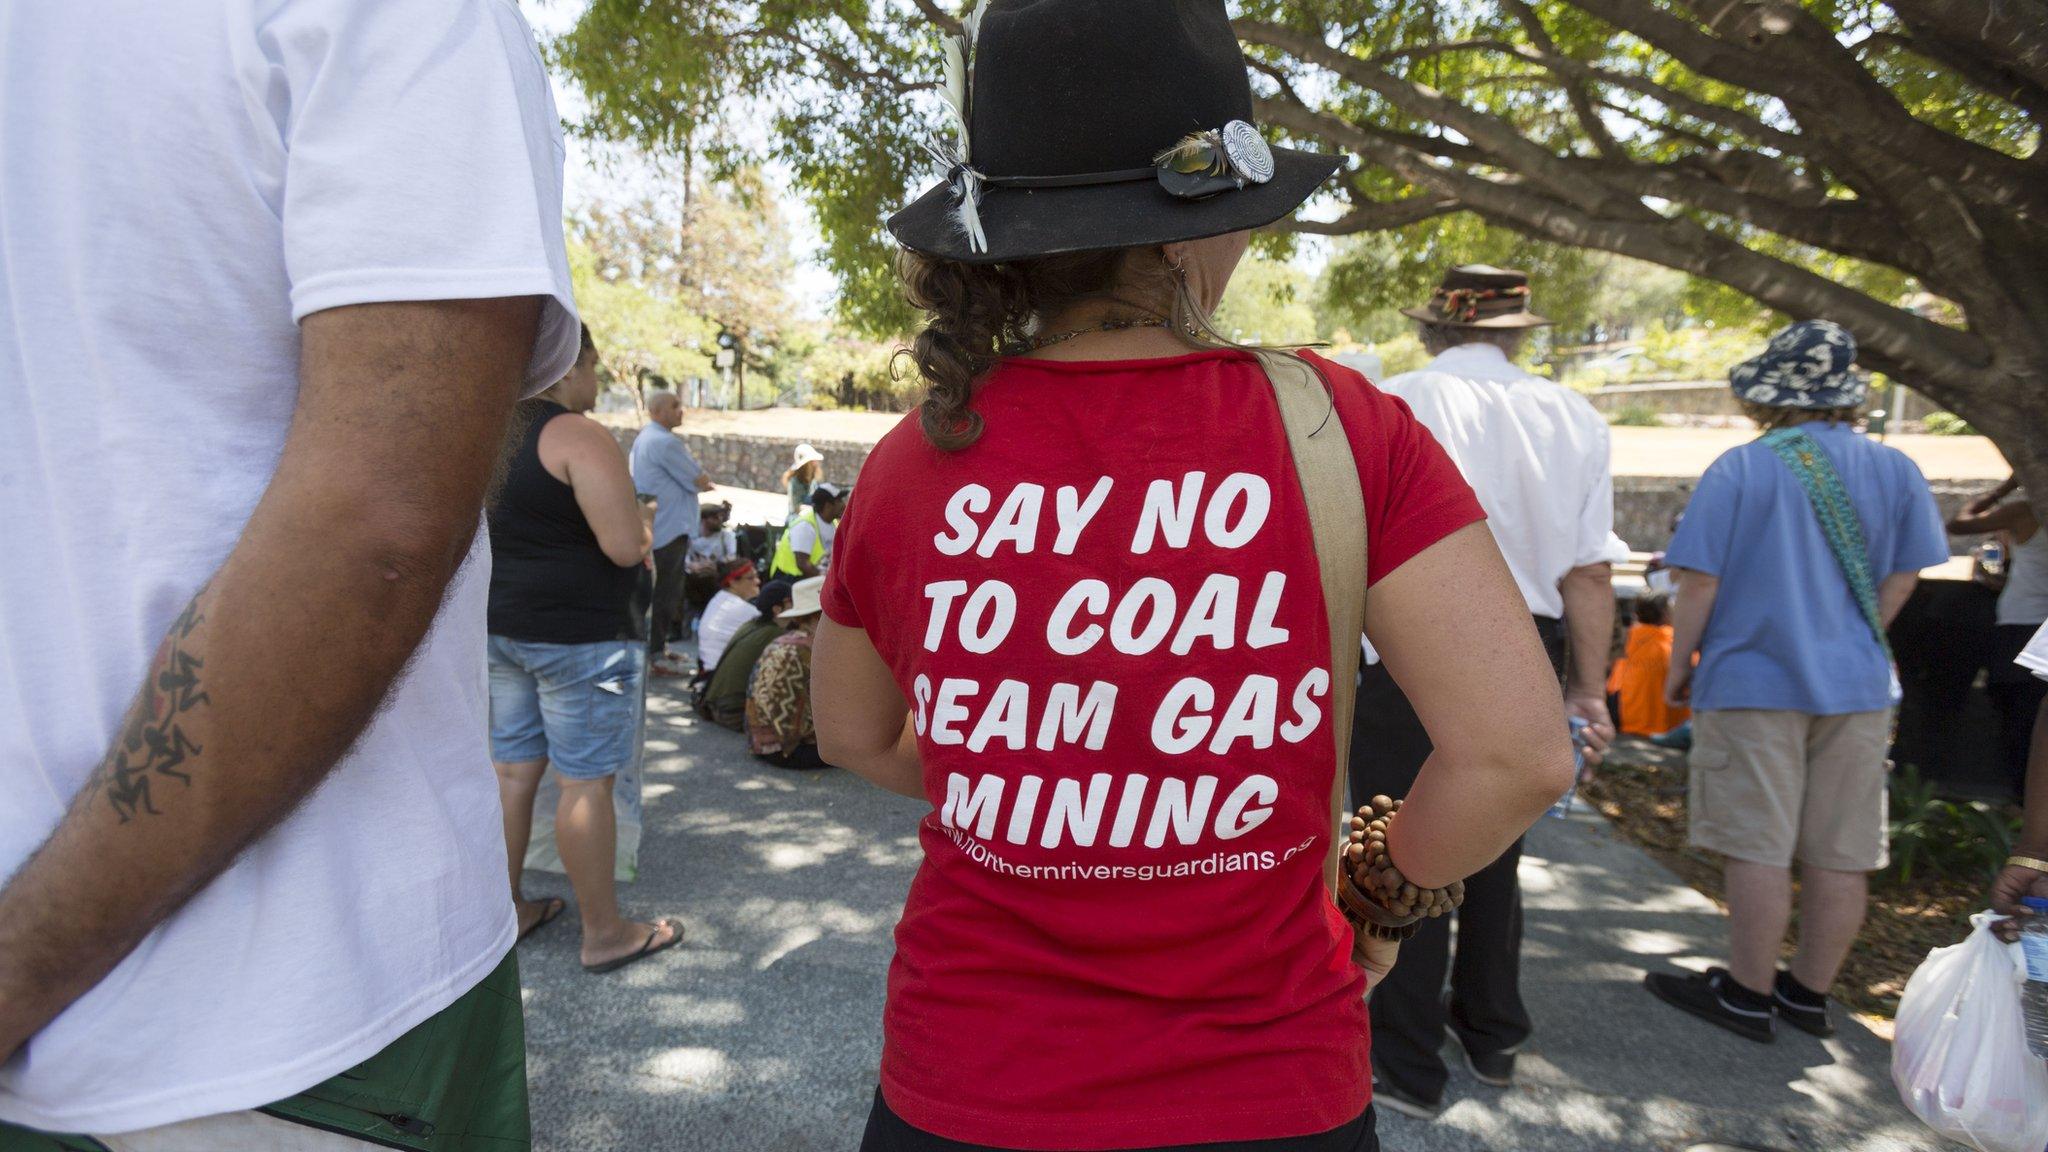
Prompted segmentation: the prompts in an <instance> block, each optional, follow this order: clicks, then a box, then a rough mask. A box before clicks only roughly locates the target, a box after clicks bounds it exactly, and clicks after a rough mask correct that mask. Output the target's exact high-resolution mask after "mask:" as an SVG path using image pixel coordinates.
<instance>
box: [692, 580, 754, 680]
mask: <svg viewBox="0 0 2048 1152" xmlns="http://www.w3.org/2000/svg"><path fill="white" fill-rule="evenodd" d="M760 594H761V575H760V573H759V572H757V571H755V570H754V562H753V561H751V560H735V561H732V562H731V563H729V564H727V565H725V566H724V567H723V568H720V569H719V572H718V594H717V595H716V596H713V597H712V598H711V602H710V603H709V604H706V605H705V606H704V618H703V619H702V620H699V621H698V622H697V671H698V674H699V675H702V674H703V673H706V672H709V671H711V670H712V669H713V668H716V667H718V660H719V657H720V656H722V655H724V654H725V646H726V645H727V644H730V643H732V636H733V633H735V632H738V631H739V630H740V625H742V624H745V623H746V622H747V621H749V620H752V619H753V618H754V616H755V615H756V613H755V611H754V605H753V603H752V601H753V599H754V597H756V596H759V595H760Z"/></svg>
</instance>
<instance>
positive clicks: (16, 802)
mask: <svg viewBox="0 0 2048 1152" xmlns="http://www.w3.org/2000/svg"><path fill="white" fill-rule="evenodd" d="M0 23H4V24H5V27H6V33H5V35H4V36H0V204H4V205H5V209H4V210H0V281H4V282H5V283H6V284H8V285H9V290H8V291H6V292H4V293H0V397H4V399H5V407H6V410H7V414H6V416H5V417H0V540H4V541H5V549H4V551H0V583H4V585H5V587H6V590H7V591H6V595H4V596H0V789H4V793H5V796H6V799H5V800H4V801H0V877H5V876H10V875H12V874H13V873H14V872H15V871H16V870H17V869H18V868H19V867H20V866H21V863H22V861H23V860H24V859H25V858H26V857H27V856H28V855H29V854H30V853H31V852H32V851H33V850H34V849H35V848H36V847H37V845H39V844H40V843H42V841H43V840H44V838H45V837H46V836H47V835H48V834H49V832H50V830H51V829H52V828H54V827H55V826H56V824H57V823H58V821H59V819H60V818H61V817H62V816H63V813H64V809H65V804H66V802H67V801H68V800H69V798H70V797H71V796H72V795H73V794H74V793H75V792H76V791H77V790H78V788H79V787H80V785H81V784H82V783H83V781H84V780H85V779H86V778H87V776H88V775H89V774H90V773H91V771H92V769H93V767H94V765H95V764H96V763H97V762H98V761H99V760H100V758H101V756H102V755H103V754H104V753H105V751H106V750H107V748H108V746H109V744H110V742H111V741H112V739H113V738H114V734H115V732H116V730H117V727H118V725H119V723H120V720H121V717H122V713H123V711H124V709H125V708H126V707H127V704H128V701H129V700H130V698H131V697H133V696H134V694H135V692H136V691H137V689H138V688H139V687H140V685H141V681H142V677H143V671H144V668H145V667H146V666H147V664H148V662H149V659H150V655H151V652H152V651H153V650H154V648H155V646H156V644H157V641H158V639H159V638H160V637H161V636H162V634H163V632H164V631H165V629H166V628H167V627H168V626H169V625H170V623H171V621H172V619H173V618H174V617H175V616H176V615H177V614H178V613H179V611H180V610H182V609H183V607H184V606H185V604H186V603H187V602H188V601H189V600H190V599H191V597H192V596H193V594H194V593H195V592H197V591H198V589H199V587H200V585H201V583H202V582H204V581H205V580H206V578H207V577H208V576H209V575H210V574H211V573H212V572H213V571H214V570H215V569H216V568H217V567H218V566H219V565H220V563H221V561H222V560H223V559H224V558H225V557H226V556H227V554H228V552H229V550H230V549H231V548H232V547H233V546H234V543H235V540H236V537H237V536H238V535H239V534H240V533H241V531H242V528H243V525H244V524H245V523H246V521H247V519H248V516H249V513H250V510H251V509H252V508H253V507H254V506H255V504H256V501H257V499H258V497H259V496H261V495H262V493H263V490H264V488H265V487H266V485H267V484H268V483H269V481H270V478H271V474H272V472H273V471H274V470H275V468H276V464H277V459H278V455H279V453H280V452H281V450H282V448H283V445H284V439H285V430H286V426H287V424H288V422H289V421H290V420H291V417H292V410H293V407H294V405H295V403H296V400H297V394H298V363H297V361H298V354H299V330H298V326H297V322H298V320H299V319H300V318H301V317H304V316H305V315H307V314H308V313H312V312H317V311H321V310H323V309H328V308H334V307H337V306H341V305H347V304H355V303H364V302H373V301H399V300H433V299H457V298H464V299H474V298H493V297H514V296H547V297H550V298H551V303H550V304H549V305H548V306H547V308H546V309H545V316H544V319H543V322H542V327H541V331H540V337H539V340H538V341H537V343H536V346H535V348H534V350H533V354H532V359H531V361H530V364H529V366H528V381H527V383H528V385H529V387H530V388H532V389H538V388H540V387H544V386H546V385H547V384H549V383H552V382H553V381H554V380H556V379H558V378H560V377H561V376H562V375H563V374H564V373H565V372H567V370H568V369H569V367H570V365H571V364H572V363H573V361H574V358H575V354H576V347H577V325H576V315H575V311H574V302H573V300H572V298H571V294H570V286H569V272H568V261H567V257H566V254H565V253H564V251H563V245H562V232H561V219H562V203H561V195H562V193H561V163H562V152H561V142H560V122H559V121H558V119H557V117H556V112H555V108H554V102H553V99H552V97H551V95H550V93H549V88H548V80H547V75H546V72H545V70H544V68H543V67H542V64H541V60H540V56H539V54H538V51H537V49H536V47H535V45H534V42H533V36H532V32H531V31H530V30H529V29H528V27H527V26H526V23H525V21H524V20H522V19H521V18H520V15H519V13H518V11H517V9H516V8H514V7H513V5H512V4H511V3H509V2H507V0H148V2H143V0H116V2H114V3H106V4H68V3H27V4H17V5H10V6H9V7H8V8H7V10H6V16H5V17H4V21H0ZM489 583H490V549H489V546H488V543H487V540H486V537H485V535H484V534H483V533H482V532H481V531H479V532H478V534H477V538H476V543H475V546H474V547H473V548H472V550H471V552H470V556H469V561H468V563H467V564H466V565H465V566H464V567H463V569H462V570H461V572H460V574H459V575H458V576H457V577H456V579H455V581H454V583H453V584H452V585H451V587H450V588H449V590H448V593H447V600H446V603H445V604H444V605H443V607H442V610H441V614H440V616H439V618H438V619H437V620H436V621H435V623H434V626H433V629H432V630H431V632H430V633H429V634H428V636H427V638H426V641H425V642H424V643H423V644H422V645H421V647H420V649H419V653H418V655H417V656H416V658H415V659H414V660H413V661H412V663H411V664H410V665H409V666H408V668H407V669H406V673H405V676H404V678H403V679H402V680H401V681H400V682H399V683H398V684H397V685H396V686H395V687H394V689H393V691H392V693H391V695H390V697H389V699H388V700H387V701H386V702H385V704H384V706H383V708H382V709H381V710H380V711H379V712H378V714H377V716H376V718H375V720H373V721H372V722H371V724H370V726H369V728H368V729H367V730H366V731H365V732H364V733H363V735H362V738H361V739H360V740H359V741H358V742H357V743H356V745H355V747H354V749H353V750H352V751H351V753H350V754H349V756H348V757H347V758H346V759H344V760H343V761H342V762H341V763H340V764H339V765H338V766H337V767H336V768H335V769H334V771H333V773H332V774H331V775H330V776H329V777H328V778H327V780H326V782H325V784H324V785H323V786H322V787H321V788H319V789H318V790H317V791H315V792H314V793H313V794H312V795H311V796H310V797H308V798H307V799H306V801H305V803H304V804H302V805H301V806H300V807H299V809H298V810H297V811H296V812H294V813H293V814H292V815H291V816H290V817H289V818H288V819H287V820H285V821H284V822H283V823H282V824H280V825H279V826H278V827H277V828H276V829H275V830H273V831H272V832H271V833H270V834H269V835H267V836H265V837H263V838H262V839H261V840H259V841H258V842H257V843H256V844H254V845H252V846H251V847H250V848H249V850H248V851H247V852H245V853H244V854H243V855H242V856H241V858H240V859H239V860H237V861H236V862H235V864H234V865H233V866H232V867H230V868H229V869H227V871H225V872H224V873H222V874H221V875H220V877H219V878H217V879H216V880H215V881H214V882H213V883H212V884H210V885H208V886H207V887H206V888H205V889H204V890H202V891H201V892H200V893H199V894H198V895H196V896H194V897H193V898H192V900H191V901H190V902H189V903H188V904H186V905H185V906H184V907H183V908H182V909H180V910H179V911H178V912H177V913H176V914H175V915H173V916H172V917H171V918H170V919H169V920H167V921H166V922H165V923H163V924H162V925H161V926H159V927H158V928H157V930H156V931H154V932H152V933H151V934H150V935H149V936H148V937H147V938H145V939H144V940H143V941H142V943H141V945H140V946H139V947H137V948H136V949H135V951H134V952H133V953H131V954H130V955H129V956H128V957H127V958H126V959H125V960H123V961H122V962H121V964H120V965H119V966H118V967H117V968H115V969H114V971H113V972H112V973H111V974H109V975H108V976H107V978H106V979H105V980H103V981H101V982H100V984H99V985H98V986H97V987H95V988H93V989H92V990H91V991H89V992H87V993H86V994H85V995H84V996H83V997H82V998H80V999H79V1000H78V1001H76V1002H75V1003H74V1004H72V1005H71V1007H70V1008H69V1009H68V1010H67V1011H65V1012H64V1013H63V1014H62V1015H60V1016H58V1017H57V1019H56V1020H55V1021H53V1022H52V1023H51V1024H50V1025H49V1026H48V1027H47V1028H45V1029H44V1030H43V1031H42V1032H40V1033H38V1034H37V1035H36V1036H35V1037H34V1038H33V1039H32V1040H30V1041H29V1043H28V1045H27V1047H26V1049H25V1050H24V1051H23V1053H22V1054H21V1055H20V1056H19V1057H17V1058H16V1059H14V1060H11V1061H9V1062H8V1063H7V1064H6V1065H5V1066H4V1067H0V1119H4V1120H8V1121H13V1122H16V1123H20V1124H26V1125H28V1126H30V1127H34V1128H43V1129H49V1130H54V1131H60V1132H92V1133H108V1132H122V1131H127V1130H133V1129H137V1128H145V1127H152V1126H156V1125H161V1124H167V1123H171V1122H175V1121H180V1120H184V1119H189V1118H192V1117H197V1116H203V1115H208V1114H212V1113H219V1112H226V1111H232V1110H239V1109H246V1108H251V1107H255V1106H259V1105H263V1104H267V1103H270V1102H272V1101H275V1100H278V1099H280V1098H283V1097H286V1096H289V1095H292V1094H293V1093H296V1092H299V1091H302V1090H304V1089H306V1088H308V1087H310V1086H312V1085H313V1084H316V1083H318V1082H320V1081H322V1080H325V1079H327V1078H329V1077H331V1076H333V1075H335V1074H336V1073H338V1072H341V1071H344V1070H346V1069H347V1068H349V1067H350V1066H352V1065H354V1064H356V1063H358V1062H360V1061H361V1060H363V1059H364V1058H366V1057H368V1056H370V1055H372V1054H373V1053H375V1052H377V1051H379V1050H380V1049H382V1048H383V1047H384V1046H385V1045H387V1044H389V1043H390V1042H391V1041H392V1040H393V1039H395V1038H397V1037H398V1036H400V1035H402V1034H403V1033H405V1032H406V1031H407V1030H409V1029H411V1028H412V1027H413V1026H414V1025H416V1024H418V1023H419V1022H420V1021H422V1020H424V1019H426V1018H427V1017H429V1016H431V1015H433V1014H434V1013H436V1012H438V1011H440V1010H441V1009H442V1008H443V1007H445V1006H447V1005H448V1004H449V1003H450V1002H452V1001H453V1000H455V999H456V998H457V997H458V996H460V995H461V994H462V993H463V992H465V991H467V990H468V989H469V988H471V987H472V986H474V985H475V984H476V983H477V981H478V980H480V979H482V978H483V977H484V976H485V975H487V974H488V973H489V972H490V971H491V970H492V969H493V968H495V967H496V966H497V964H498V963H499V961H500V960H501V959H502V958H503V957H504V955H505V952H506V950H507V949H508V948H509V947H510V946H511V944H512V936H513V916H512V911H511V904H510V901H509V900H508V899H507V898H506V889H505V844H504V838H503V831H502V820H501V817H500V814H499V807H498V792H497V783H496V780H495V778H494V776H493V773H492V769H491V762H490V756H489V753H488V749H487V748H486V746H485V740H484V733H485V730H486V705H487V700H488V694H487V691H486V686H485V679H484V660H483V652H484V640H485V636H484V602H485V593H486V589H487V587H488V585H489ZM109 882H111V883H118V882H119V878H118V877H110V878H109Z"/></svg>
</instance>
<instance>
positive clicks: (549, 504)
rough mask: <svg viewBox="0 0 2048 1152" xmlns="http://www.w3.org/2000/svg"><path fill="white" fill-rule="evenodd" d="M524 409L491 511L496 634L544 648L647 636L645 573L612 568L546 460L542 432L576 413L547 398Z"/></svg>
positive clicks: (492, 618) (639, 567)
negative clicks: (642, 602)
mask: <svg viewBox="0 0 2048 1152" xmlns="http://www.w3.org/2000/svg"><path fill="white" fill-rule="evenodd" d="M520 407H521V412H520V415H521V417H522V418H524V419H525V420H526V429H525V431H524V433H523V434H522V435H521V437H520V440H519V446H518V448H517V449H516V450H514V452H513V453H512V459H511V462H510V464H509V465H508V466H507V468H506V472H505V484H504V487H503V488H502V489H500V491H499V493H498V498H497V500H496V501H494V502H493V503H492V504H491V508H490V526H491V607H490V630H491V635H493V636H504V637H507V638H509V639H513V640H528V641H534V642H538V643H543V644H589V643H594V642H596V641H600V640H644V639H646V637H647V628H646V623H645V619H644V616H645V613H644V612H643V611H640V610H639V609H641V608H643V607H644V606H643V605H639V604H637V603H636V601H637V600H638V599H639V598H638V597H637V595H636V593H637V592H638V590H639V585H640V580H641V577H642V576H643V575H644V574H645V572H646V569H645V568H644V566H642V565H637V564H636V565H634V566H633V567H631V568H621V567H620V566H618V565H617V564H614V563H612V560H611V557H609V556H606V555H605V554H604V549H603V548H600V547H598V543H597V533H595V532H593V531H591V529H590V522H589V521H587V520H585V519H584V518H583V509H582V508H580V507H578V506H577V503H576V493H575V492H574V491H573V490H571V489H570V487H569V486H568V485H567V484H564V483H562V482H561V481H560V480H557V479H555V478H554V476H552V475H550V474H549V472H548V470H547V468H546V467H545V466H543V465H542V464H541V462H540V434H541V430H542V429H544V428H546V427H547V426H548V422H549V421H550V420H553V419H554V418H555V417H557V416H565V415H567V414H568V412H569V410H568V409H567V408H564V407H562V406H561V405H560V404H556V403H553V402H552V401H548V400H529V401H527V402H526V403H525V404H523V405H521V406H520Z"/></svg>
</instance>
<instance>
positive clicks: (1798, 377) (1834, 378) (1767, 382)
mask: <svg viewBox="0 0 2048 1152" xmlns="http://www.w3.org/2000/svg"><path fill="white" fill-rule="evenodd" d="M1855 365H1856V337H1854V336H1851V335H1850V334H1849V330H1848V329H1847V328H1844V327H1842V326H1841V325H1840V324H1837V323H1835V322H1834V321H1832V320H1801V321H1800V322H1799V323H1797V324H1794V325H1792V326H1791V327H1789V328H1787V329H1785V330H1784V331H1782V332H1780V333H1778V334H1777V335H1776V336H1773V337H1771V343H1770V346H1769V347H1767V348H1765V349H1764V352H1763V355H1761V356H1758V357H1756V358H1755V359H1752V360H1745V361H1743V362H1742V363H1740V364H1737V365H1736V366H1735V367H1734V368H1733V369H1732V370H1730V371H1729V373H1728V386H1729V387H1731V388H1733V389H1734V390H1735V395H1736V396H1737V397H1739V398H1741V399H1743V400H1746V401H1748V402H1749V403H1751V404H1761V405H1763V406H1764V407H1766V408H1806V409H1820V410H1825V409H1829V408H1853V407H1855V406H1856V405H1858V404H1861V403H1863V397H1864V393H1865V392H1866V391H1867V390H1868V385H1867V384H1866V383H1865V381H1864V378H1863V374H1862V373H1860V372H1857V371H1856V370H1855Z"/></svg>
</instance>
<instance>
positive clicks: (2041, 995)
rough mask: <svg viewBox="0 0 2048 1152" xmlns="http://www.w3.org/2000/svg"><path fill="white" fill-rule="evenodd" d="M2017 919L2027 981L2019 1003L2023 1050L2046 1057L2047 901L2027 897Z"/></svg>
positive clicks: (2047, 1006)
mask: <svg viewBox="0 0 2048 1152" xmlns="http://www.w3.org/2000/svg"><path fill="white" fill-rule="evenodd" d="M2020 903H2021V904H2024V905H2026V908H2027V913H2028V915H2027V916H2026V918H2025V919H2023V920H2021V921H2020V951H2021V952H2022V953H2024V954H2025V955H2026V958H2027V982H2026V985H2025V986H2024V988H2023V990H2022V991H2021V992H2020V1006H2021V1007H2022V1008H2024V1009H2025V1010H2026V1013H2027V1050H2028V1051H2030V1052H2032V1053H2033V1054H2034V1055H2036V1056H2039V1057H2041V1058H2042V1059H2044V1060H2048V900H2044V899H2042V898H2040V897H2039V896H2028V897H2025V898H2024V899H2022V900H2021V901H2020Z"/></svg>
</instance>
